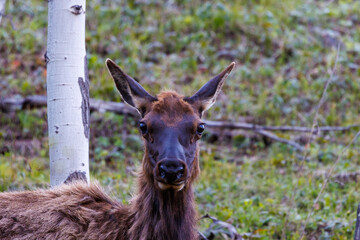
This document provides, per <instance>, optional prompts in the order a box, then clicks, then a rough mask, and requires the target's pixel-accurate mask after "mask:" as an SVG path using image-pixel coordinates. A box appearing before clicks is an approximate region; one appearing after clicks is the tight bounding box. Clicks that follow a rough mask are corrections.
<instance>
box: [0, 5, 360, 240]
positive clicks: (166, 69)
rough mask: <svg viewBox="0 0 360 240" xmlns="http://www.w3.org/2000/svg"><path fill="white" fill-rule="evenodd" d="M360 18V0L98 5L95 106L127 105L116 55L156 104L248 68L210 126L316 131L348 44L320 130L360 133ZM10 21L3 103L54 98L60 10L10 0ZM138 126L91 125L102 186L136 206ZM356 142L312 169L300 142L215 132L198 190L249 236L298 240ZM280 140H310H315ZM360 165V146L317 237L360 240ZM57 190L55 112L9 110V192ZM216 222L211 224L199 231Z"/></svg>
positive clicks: (2, 128) (320, 139) (323, 155)
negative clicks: (51, 46) (52, 149)
mask: <svg viewBox="0 0 360 240" xmlns="http://www.w3.org/2000/svg"><path fill="white" fill-rule="evenodd" d="M359 9H360V2H359V1H355V0H353V1H352V0H336V1H330V0H324V1H317V0H307V1H300V0H283V1H278V0H228V1H216V2H215V1H204V0H168V1H160V0H136V1H134V0H133V1H120V0H114V1H105V0H92V1H87V6H86V18H87V20H86V31H87V32H86V48H87V57H88V67H89V74H90V84H91V85H90V96H91V97H92V98H98V99H103V100H109V101H121V98H120V96H119V94H118V93H117V91H116V90H115V88H114V84H113V82H112V81H111V79H110V77H109V75H108V73H107V70H106V69H105V66H104V61H105V59H106V58H112V59H113V60H115V61H116V62H117V63H118V64H119V65H120V66H121V67H122V68H123V69H124V70H125V71H126V72H127V73H128V74H129V75H131V76H133V77H134V78H135V79H137V80H138V81H139V82H140V83H141V84H142V85H143V86H144V87H145V88H146V89H147V90H149V91H150V92H151V93H153V94H156V93H158V91H160V90H162V89H174V90H177V91H179V92H181V93H183V94H184V95H190V94H192V93H194V91H195V90H196V89H198V88H199V87H200V86H202V84H204V83H205V82H206V81H207V80H209V79H210V78H211V76H213V75H215V74H216V73H218V72H219V71H221V70H222V69H223V68H224V67H226V66H227V65H228V64H229V63H230V62H231V61H236V62H237V67H236V70H235V71H234V72H233V74H232V75H231V77H230V78H229V79H228V80H227V82H226V84H225V85H224V88H223V93H222V94H221V95H220V96H219V97H218V101H217V103H216V104H215V105H214V106H213V108H212V109H211V110H210V111H209V112H208V113H207V114H206V115H205V118H206V119H211V120H229V121H238V122H248V123H257V124H266V125H278V126H280V125H293V126H307V127H311V125H312V121H313V118H314V113H315V110H316V106H317V104H318V102H319V100H320V97H321V94H322V92H323V89H324V86H325V83H326V81H327V80H328V79H329V77H330V74H331V70H332V68H333V66H334V64H335V61H336V55H337V47H338V46H339V47H340V51H339V58H338V61H337V69H336V74H335V77H334V78H333V79H332V81H331V83H330V85H329V89H328V90H327V94H326V101H325V102H324V104H323V106H322V108H321V109H320V111H319V119H318V124H319V125H320V126H324V125H333V126H335V125H336V126H345V125H350V124H359V123H360V121H359V112H360V106H359V105H360V101H359V99H360V98H359V97H360V81H359V74H360V70H359V64H360V58H359V53H360V12H359V11H358V10H359ZM5 14H6V15H5V16H4V17H3V19H2V22H1V23H0V55H1V57H0V66H1V67H0V97H10V96H27V95H33V94H42V95H45V94H46V65H45V61H44V57H43V55H44V53H45V51H46V39H47V36H46V34H47V3H46V2H44V1H40V0H33V1H29V0H24V1H18V0H8V1H7V4H6V11H5ZM136 126H137V123H136V121H135V120H134V119H131V118H130V117H126V116H118V115H115V114H113V113H92V114H91V146H90V164H91V175H92V179H97V180H98V181H99V182H100V183H101V184H102V185H103V186H106V187H107V190H108V191H109V192H111V194H112V195H113V196H114V197H115V198H117V199H118V200H119V201H122V202H124V203H126V202H127V201H128V200H129V198H130V194H131V193H132V192H133V188H134V186H135V184H134V178H135V170H136V168H137V166H139V164H140V161H141V157H142V146H143V145H142V140H141V138H140V136H139V134H138V130H137V127H136ZM355 133H356V129H355V130H354V131H347V132H330V133H321V134H319V135H318V136H317V137H316V139H314V141H313V142H312V143H311V144H310V145H309V149H310V154H309V156H308V157H307V159H306V161H305V162H304V167H303V168H301V167H300V165H301V160H302V154H301V153H300V154H299V153H297V152H295V151H294V150H293V149H292V148H291V147H289V146H287V145H284V144H282V143H278V142H272V141H270V140H269V139H264V138H263V137H259V136H257V135H255V134H254V133H252V132H246V131H221V130H217V131H211V132H210V131H209V132H208V133H207V134H206V135H205V136H204V139H203V141H202V142H201V143H200V147H201V168H202V175H201V177H200V179H199V181H198V182H197V184H196V192H195V194H196V198H197V203H198V210H199V213H200V215H203V214H206V213H209V214H210V215H213V216H215V217H216V218H218V219H219V220H222V221H227V222H229V223H231V224H233V225H234V226H235V227H236V228H237V230H238V232H239V233H241V234H242V236H243V237H244V238H246V239H280V238H281V235H282V234H283V233H284V234H285V235H284V236H286V239H297V238H298V237H299V235H300V234H301V229H302V227H303V224H304V222H305V219H306V217H307V214H308V213H309V211H310V210H311V208H312V206H313V203H314V200H315V199H316V197H317V195H318V192H319V190H320V188H321V187H322V185H323V183H324V179H325V174H326V172H327V171H328V170H329V168H330V166H331V165H332V164H333V163H334V162H335V161H336V159H337V155H338V153H339V152H340V151H341V150H342V149H343V148H344V146H345V145H346V144H347V143H349V142H350V140H351V139H352V137H353V136H354V135H355ZM277 134H278V136H280V137H283V138H286V139H292V140H294V141H296V142H298V143H300V144H303V145H304V144H305V143H306V135H305V134H300V133H288V132H286V133H285V132H282V133H277ZM359 163H360V158H359V144H358V143H355V144H353V145H352V146H351V147H350V148H349V149H348V150H347V151H345V153H344V155H343V157H342V158H341V160H340V162H339V163H338V164H337V165H336V167H335V170H334V173H333V177H331V178H330V181H329V184H328V186H327V187H326V189H325V191H324V193H323V194H322V196H321V198H320V200H319V201H318V202H317V204H316V205H315V208H314V213H313V215H312V216H311V218H310V221H309V223H308V224H307V225H306V228H305V230H306V236H307V239H350V238H351V237H352V234H353V232H354V228H355V218H356V207H357V204H358V203H359V202H360V193H359V191H358V186H357V181H358V180H359V176H360V171H357V170H358V165H359ZM299 171H301V173H299ZM48 185H49V163H48V143H47V122H46V109H33V110H26V111H18V112H12V113H0V190H1V191H5V190H15V189H35V188H37V187H47V186H48ZM296 186H298V188H297V191H296V192H295V195H294V197H293V202H291V201H290V200H291V198H292V196H293V195H292V194H293V192H294V188H295V187H296ZM287 215H288V223H287V224H285V221H286V216H287ZM209 223H210V222H207V221H206V220H202V221H201V222H200V223H199V228H200V229H201V230H204V229H206V227H207V226H208V225H209ZM219 239H221V237H219Z"/></svg>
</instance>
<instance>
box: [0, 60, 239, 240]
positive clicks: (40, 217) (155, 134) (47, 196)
mask: <svg viewBox="0 0 360 240" xmlns="http://www.w3.org/2000/svg"><path fill="white" fill-rule="evenodd" d="M106 65H107V68H108V70H109V72H110V74H111V76H112V78H113V79H114V81H115V84H116V87H117V89H118V90H119V92H120V94H121V96H122V99H123V100H124V101H125V102H126V103H127V104H129V105H130V106H132V107H134V108H135V109H137V111H138V112H139V113H140V116H141V120H140V122H139V129H140V132H141V134H142V137H143V139H144V144H145V154H144V157H143V160H142V165H141V168H140V169H139V172H138V179H137V193H136V195H135V196H134V197H133V199H132V200H131V201H130V204H129V205H122V204H120V203H118V202H116V201H114V200H112V199H111V198H110V197H109V196H108V195H106V193H105V192H104V191H103V190H102V188H101V187H99V186H98V185H97V184H94V183H92V184H87V183H86V182H85V181H72V182H70V183H67V184H63V185H61V186H59V187H56V188H53V189H47V190H35V191H22V192H5V193H0V239H18V240H22V239H23V240H25V239H26V240H29V239H88V240H91V239H94V240H104V239H120V240H129V239H130V240H180V239H183V240H193V239H198V233H197V231H196V221H197V214H196V210H195V203H194V194H193V187H192V185H193V182H194V180H195V179H196V178H197V176H198V175H199V172H200V170H199V147H198V144H197V141H198V140H199V139H200V138H201V135H202V133H203V132H204V129H205V124H204V123H203V122H202V121H201V117H202V115H203V113H204V111H206V110H207V109H209V108H210V106H211V105H212V104H214V102H215V99H216V97H217V96H218V94H219V92H220V90H221V87H222V85H223V83H224V80H225V78H226V77H227V76H228V75H229V74H230V72H231V71H232V70H233V68H234V66H235V63H231V64H230V65H229V66H228V67H227V68H226V69H225V70H224V71H223V72H221V73H220V74H219V75H217V76H215V77H214V78H213V79H211V80H210V81H209V82H208V83H206V84H205V85H204V86H203V87H202V88H201V89H200V90H199V91H197V92H196V93H195V94H194V95H193V96H191V97H184V96H182V95H180V94H178V93H176V92H174V91H164V92H161V93H160V94H159V95H157V96H152V95H150V94H149V93H148V92H147V91H146V90H145V89H144V88H143V87H142V86H141V85H140V84H139V83H137V82H136V81H135V80H134V79H133V78H131V77H129V76H128V75H127V74H125V73H124V72H123V71H122V70H121V69H120V68H119V67H118V66H117V65H116V64H115V63H114V62H113V61H112V60H110V59H108V60H107V61H106Z"/></svg>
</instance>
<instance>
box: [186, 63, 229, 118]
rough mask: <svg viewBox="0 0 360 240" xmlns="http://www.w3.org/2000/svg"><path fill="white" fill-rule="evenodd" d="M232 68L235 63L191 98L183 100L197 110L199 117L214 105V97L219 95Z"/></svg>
mask: <svg viewBox="0 0 360 240" xmlns="http://www.w3.org/2000/svg"><path fill="white" fill-rule="evenodd" d="M234 67H235V62H232V63H231V64H230V65H229V66H228V67H227V68H226V69H225V70H224V71H222V72H221V73H219V74H218V75H217V76H215V77H214V78H213V79H211V80H210V81H208V82H207V83H206V84H205V85H204V86H202V87H201V88H200V90H199V91H197V92H196V93H195V94H194V95H193V96H191V97H187V98H185V99H184V100H185V101H187V102H189V103H190V104H192V105H193V106H194V107H195V108H197V109H198V111H199V114H200V117H201V116H202V114H203V112H205V111H206V110H208V109H209V108H210V107H211V106H212V105H213V104H214V103H215V100H216V97H217V96H218V95H219V93H220V90H221V88H222V86H223V84H224V81H225V79H226V78H227V76H229V74H230V73H231V71H232V70H233V69H234Z"/></svg>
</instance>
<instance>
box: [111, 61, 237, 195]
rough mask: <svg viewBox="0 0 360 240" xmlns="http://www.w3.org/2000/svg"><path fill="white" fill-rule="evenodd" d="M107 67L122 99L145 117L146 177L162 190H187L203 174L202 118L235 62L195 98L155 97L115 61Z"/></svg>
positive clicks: (141, 125) (142, 127) (170, 94)
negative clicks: (200, 163) (201, 171)
mask: <svg viewBox="0 0 360 240" xmlns="http://www.w3.org/2000/svg"><path fill="white" fill-rule="evenodd" d="M106 65H107V68H108V70H109V72H110V74H111V76H112V77H113V79H114V81H115V84H116V87H117V89H118V90H119V92H120V94H121V96H122V99H123V100H124V101H125V102H126V103H127V104H129V105H130V106H132V107H133V108H135V109H136V110H137V111H138V112H139V114H140V116H141V120H140V122H139V129H140V132H141V134H142V136H143V138H144V140H145V157H144V159H143V163H142V164H143V171H144V174H145V175H146V176H147V177H148V180H149V181H152V182H153V183H154V185H155V187H156V188H158V189H159V190H175V191H181V190H182V189H183V188H186V187H187V186H188V185H189V184H191V183H192V181H193V180H194V179H195V178H196V177H197V175H198V174H199V162H198V147H197V140H199V139H200V138H201V135H202V133H203V132H204V129H205V124H204V123H203V122H202V121H201V117H202V115H203V113H204V111H206V110H207V109H209V108H210V107H211V106H212V105H213V104H214V103H215V100H216V97H217V96H218V94H219V93H220V90H221V87H222V85H223V83H224V80H225V79H226V77H227V76H228V75H229V74H230V72H231V71H232V69H233V68H234V66H235V63H234V62H233V63H231V64H230V65H229V66H228V67H227V68H226V69H225V70H224V71H222V72H221V73H220V74H218V75H217V76H215V77H214V78H213V79H211V80H210V81H209V82H207V83H206V84H205V85H204V86H203V87H201V88H200V90H199V91H197V92H196V93H195V94H194V95H193V96H191V97H184V96H182V95H179V94H177V93H176V92H173V91H165V92H161V93H160V94H159V95H157V96H156V97H154V96H152V95H151V94H149V93H148V92H147V91H146V90H145V89H144V88H143V87H142V86H141V85H140V84H139V83H137V82H136V81H135V80H134V79H133V78H131V77H130V76H128V75H127V74H126V73H124V72H123V71H122V70H121V69H120V67H119V66H117V65H116V64H115V63H114V62H113V61H112V60H110V59H107V60H106Z"/></svg>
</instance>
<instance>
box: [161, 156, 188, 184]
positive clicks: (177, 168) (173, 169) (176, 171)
mask: <svg viewBox="0 0 360 240" xmlns="http://www.w3.org/2000/svg"><path fill="white" fill-rule="evenodd" d="M184 169H185V168H184V164H183V163H182V162H180V161H174V160H168V161H163V162H161V163H160V165H159V175H160V177H161V178H162V179H163V180H165V181H166V183H170V184H171V183H173V182H175V181H176V180H179V179H180V178H182V177H183V176H184Z"/></svg>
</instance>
